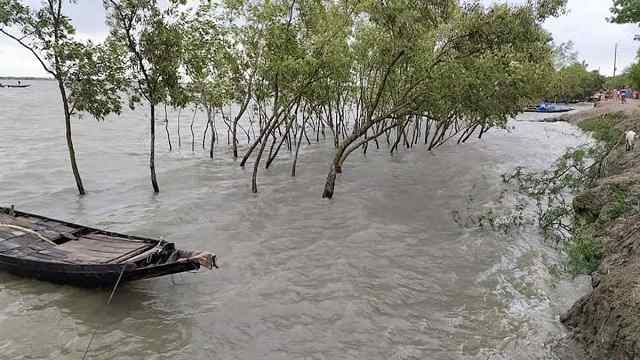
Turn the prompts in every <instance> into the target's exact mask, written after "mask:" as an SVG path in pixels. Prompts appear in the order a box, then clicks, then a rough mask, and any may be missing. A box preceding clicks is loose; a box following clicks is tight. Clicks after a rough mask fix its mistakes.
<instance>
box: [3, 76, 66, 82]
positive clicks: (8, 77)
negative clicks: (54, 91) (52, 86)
mask: <svg viewBox="0 0 640 360" xmlns="http://www.w3.org/2000/svg"><path fill="white" fill-rule="evenodd" d="M2 80H54V79H53V78H46V77H38V76H0V82H2Z"/></svg>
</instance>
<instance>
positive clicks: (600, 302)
mask: <svg viewBox="0 0 640 360" xmlns="http://www.w3.org/2000/svg"><path fill="white" fill-rule="evenodd" d="M639 105H640V102H639V101H630V102H629V103H627V104H619V103H616V102H614V101H606V102H603V103H602V104H601V106H599V107H596V108H594V109H590V110H586V111H583V112H579V113H576V114H572V115H571V118H569V119H568V121H571V122H574V123H578V122H580V121H582V120H585V119H589V118H593V117H595V116H606V114H608V113H613V112H618V111H622V112H624V113H625V115H626V116H625V118H624V119H623V120H621V121H620V122H618V123H617V124H616V125H615V126H616V127H617V128H618V129H620V130H622V131H626V130H628V129H634V130H635V131H636V132H637V133H640V131H638V130H639V129H640V113H636V112H635V110H637V109H638V106H639ZM638 143H640V142H638ZM573 207H574V210H575V212H576V221H582V222H584V223H588V224H591V225H593V226H594V228H595V229H596V232H595V238H596V239H597V240H598V242H599V243H600V246H601V254H602V258H601V264H600V266H599V268H598V271H596V272H595V273H593V274H592V286H593V291H592V292H591V293H590V294H588V295H586V296H585V297H583V298H582V299H580V300H579V301H578V302H577V303H576V304H574V305H573V307H572V308H571V309H570V310H569V311H568V312H567V313H566V314H563V316H562V317H561V320H562V322H563V323H564V324H565V325H566V326H567V327H569V328H570V329H572V330H573V335H574V337H575V339H576V340H577V341H578V342H580V343H582V344H583V345H584V347H585V350H586V352H587V354H588V356H589V358H590V359H599V360H600V359H612V360H621V359H640V145H638V144H637V145H636V148H635V150H634V151H631V152H627V151H625V146H624V142H623V141H620V142H619V143H618V144H617V145H616V148H615V149H614V150H613V152H612V153H611V154H610V155H609V156H608V158H607V161H606V164H605V167H604V174H603V176H602V177H601V178H600V179H599V180H598V182H597V184H596V185H595V186H594V187H593V188H591V189H590V190H588V191H586V192H584V193H582V194H579V195H578V196H576V198H575V199H574V202H573Z"/></svg>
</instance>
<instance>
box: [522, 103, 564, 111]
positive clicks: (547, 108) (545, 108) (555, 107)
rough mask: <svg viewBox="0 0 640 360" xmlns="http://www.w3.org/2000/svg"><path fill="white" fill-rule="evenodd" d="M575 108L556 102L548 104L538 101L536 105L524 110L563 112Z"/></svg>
mask: <svg viewBox="0 0 640 360" xmlns="http://www.w3.org/2000/svg"><path fill="white" fill-rule="evenodd" d="M572 110H575V108H572V107H567V106H559V105H557V104H549V103H545V102H543V103H540V104H539V105H538V106H529V107H527V108H526V109H525V110H524V112H535V113H564V112H569V111H572Z"/></svg>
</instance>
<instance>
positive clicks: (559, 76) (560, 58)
mask: <svg viewBox="0 0 640 360" xmlns="http://www.w3.org/2000/svg"><path fill="white" fill-rule="evenodd" d="M562 51H565V50H562ZM567 56H568V57H567ZM575 60H576V55H575V54H572V55H557V54H556V60H555V61H556V64H564V65H562V67H560V68H559V69H558V70H557V71H556V72H555V73H554V74H553V75H552V76H550V77H549V81H548V90H547V92H546V94H545V97H546V98H547V99H552V100H557V101H561V100H562V101H581V100H586V99H589V98H590V97H591V95H593V94H594V93H595V92H597V91H600V90H601V89H602V88H603V87H604V85H605V81H606V80H605V77H604V76H602V75H600V73H599V72H598V71H597V70H595V71H589V70H588V69H587V65H586V64H585V63H579V62H577V61H575ZM568 62H569V63H568Z"/></svg>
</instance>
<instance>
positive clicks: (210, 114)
mask: <svg viewBox="0 0 640 360" xmlns="http://www.w3.org/2000/svg"><path fill="white" fill-rule="evenodd" d="M213 116H215V115H214V114H213V111H212V110H211V107H207V119H209V126H210V127H211V145H210V147H209V157H210V158H211V159H213V145H214V144H215V143H216V132H215V124H214V123H213Z"/></svg>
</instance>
